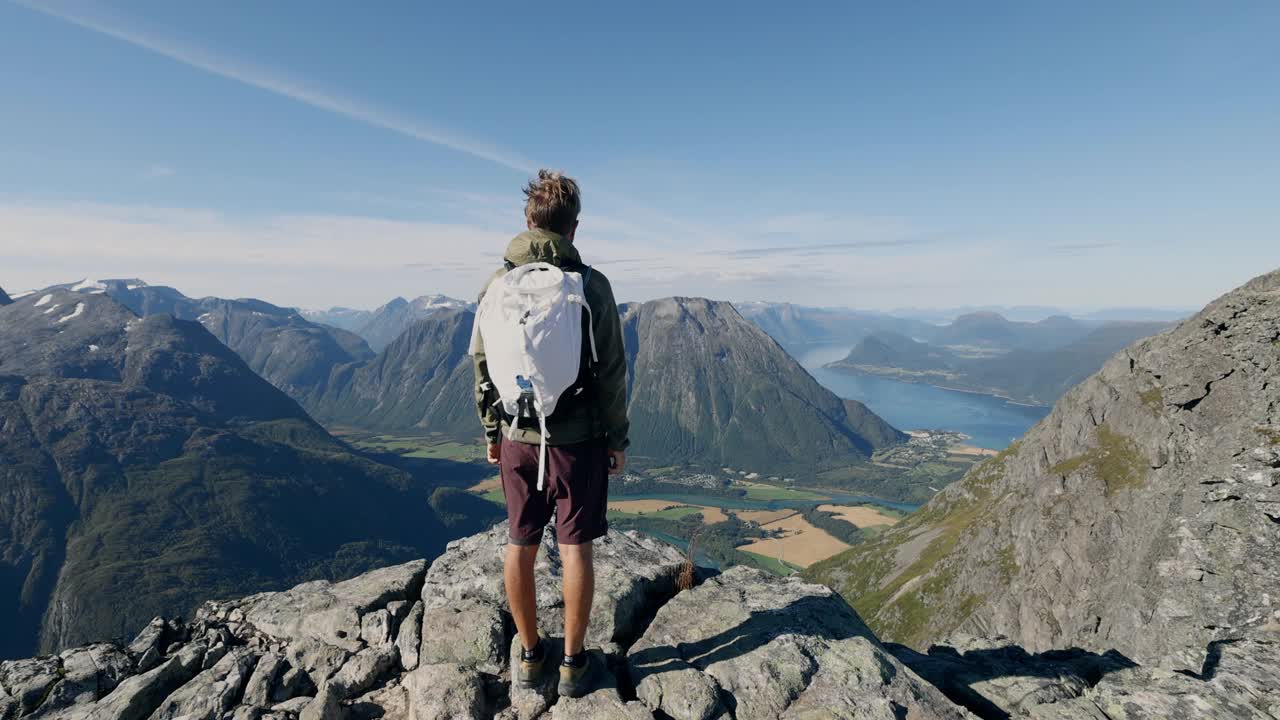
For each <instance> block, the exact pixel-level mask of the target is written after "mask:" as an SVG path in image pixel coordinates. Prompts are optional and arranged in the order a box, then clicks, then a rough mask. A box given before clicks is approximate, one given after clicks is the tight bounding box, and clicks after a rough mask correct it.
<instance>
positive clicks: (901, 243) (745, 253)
mask: <svg viewBox="0 0 1280 720" xmlns="http://www.w3.org/2000/svg"><path fill="white" fill-rule="evenodd" d="M934 242H936V239H934V238H928V237H916V238H899V239H894V240H852V241H849V242H835V243H818V244H813V245H777V246H774V247H755V248H742V249H741V250H728V251H712V252H709V253H707V254H715V255H725V256H729V257H737V258H759V257H770V256H774V255H801V256H810V255H820V254H822V253H823V252H824V251H827V250H869V249H876V248H902V247H912V246H915V245H928V244H932V243H934Z"/></svg>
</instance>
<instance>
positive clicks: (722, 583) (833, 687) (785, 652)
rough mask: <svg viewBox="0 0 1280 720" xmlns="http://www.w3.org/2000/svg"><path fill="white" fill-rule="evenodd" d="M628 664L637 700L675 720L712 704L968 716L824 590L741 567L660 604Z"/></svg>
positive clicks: (743, 712) (770, 710) (764, 713)
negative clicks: (883, 644)
mask: <svg viewBox="0 0 1280 720" xmlns="http://www.w3.org/2000/svg"><path fill="white" fill-rule="evenodd" d="M627 662H628V664H629V666H630V674H631V679H632V680H633V681H634V682H635V683H636V693H637V695H638V697H639V698H640V700H641V701H642V702H644V704H645V705H646V706H648V708H649V709H650V710H653V711H661V712H662V713H664V714H666V715H667V716H669V717H673V718H676V719H677V720H684V719H685V718H696V719H697V720H705V719H706V718H709V717H715V716H716V715H717V714H718V713H719V712H720V710H719V709H718V707H717V704H716V701H717V700H718V701H719V704H720V705H722V706H723V707H724V708H725V709H727V710H729V711H730V712H731V713H733V714H734V717H736V718H738V720H754V719H759V720H765V719H766V718H768V719H776V718H801V717H813V716H815V715H813V714H814V713H822V712H825V713H827V714H828V715H829V716H832V717H867V718H871V717H884V718H893V717H898V716H902V715H903V714H907V715H909V716H911V717H914V718H920V719H921V720H924V719H938V720H942V719H944V718H945V719H947V720H951V719H959V718H964V717H969V714H968V713H966V712H965V711H964V710H962V709H960V708H959V707H957V706H956V705H954V704H953V703H952V702H951V701H949V700H948V699H947V698H946V697H945V696H944V695H943V694H942V693H941V692H940V691H939V690H938V689H937V688H934V687H933V686H931V685H929V684H928V683H926V682H925V681H923V680H922V679H920V677H919V676H917V675H916V674H915V673H913V672H911V670H909V669H907V668H906V667H905V666H904V665H902V663H900V662H899V661H898V660H896V659H895V658H894V657H893V656H892V655H890V654H889V653H888V652H887V651H886V650H885V649H884V648H883V647H882V646H881V645H880V643H879V641H877V640H876V639H875V637H874V636H873V635H872V634H871V632H870V631H869V630H868V629H867V627H866V625H864V624H863V622H862V621H861V620H860V619H859V618H858V616H857V615H856V614H855V613H854V612H853V610H851V609H850V608H849V606H848V605H847V604H845V602H844V601H843V600H841V599H840V598H839V597H838V596H837V595H835V593H833V592H832V591H831V590H830V589H828V588H826V587H823V586H820V585H810V584H806V583H803V582H801V581H799V580H798V579H795V578H788V579H782V578H778V577H775V576H772V575H769V574H766V573H764V572H762V571H758V570H753V569H750V568H744V567H738V568H733V569H731V570H729V571H727V572H726V573H724V574H723V575H720V576H718V577H715V578H711V579H710V580H707V581H706V582H704V583H703V584H702V585H700V586H698V587H696V588H694V589H692V590H689V591H687V592H684V593H681V594H680V595H678V596H676V597H675V599H673V600H672V601H671V602H669V603H667V604H666V605H664V606H663V607H662V608H661V609H660V610H658V612H657V615H656V616H655V617H654V619H653V622H652V623H650V625H649V627H648V629H647V630H646V631H645V633H644V635H643V636H642V637H641V638H640V639H639V640H638V641H637V642H636V643H635V645H634V646H632V648H631V650H630V651H629V652H628V654H627ZM693 673H700V674H702V675H704V676H706V677H705V679H704V680H698V679H695V678H694V677H693ZM712 688H717V689H718V692H717V693H716V696H714V697H713V696H712V694H711V692H710V690H711V689H712ZM859 713H861V714H859Z"/></svg>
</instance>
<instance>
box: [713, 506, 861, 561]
mask: <svg viewBox="0 0 1280 720" xmlns="http://www.w3.org/2000/svg"><path fill="white" fill-rule="evenodd" d="M763 528H764V529H765V530H770V531H781V533H782V536H781V537H776V538H767V539H764V540H757V541H755V542H753V543H750V544H748V545H743V546H740V547H739V548H738V549H739V550H741V551H743V552H748V553H753V554H755V555H765V556H768V557H772V558H776V559H778V560H780V561H782V562H785V563H788V564H792V565H799V566H801V567H809V566H810V565H812V564H814V563H816V562H818V561H819V560H826V559H827V558H829V557H831V556H832V555H837V554H839V553H841V552H844V551H845V550H848V549H849V547H850V546H849V545H847V544H846V543H843V542H841V541H840V540H838V539H836V538H835V537H833V536H832V535H831V534H830V533H828V532H827V531H826V530H822V529H820V528H816V527H814V526H813V525H811V524H809V521H808V520H805V519H804V518H803V517H801V516H800V515H798V514H797V515H792V516H790V517H786V518H783V519H781V520H775V521H774V522H771V523H769V524H768V525H764V526H763Z"/></svg>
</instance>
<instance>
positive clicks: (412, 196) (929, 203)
mask: <svg viewBox="0 0 1280 720" xmlns="http://www.w3.org/2000/svg"><path fill="white" fill-rule="evenodd" d="M479 5H481V4H480V3H455V4H448V5H444V4H435V3H432V4H427V3H407V2H406V3H392V2H383V3H376V4H365V3H361V4H357V3H338V2H305V3H304V2H272V3H261V2H230V1H225V0H220V1H218V2H210V1H200V2H197V1H195V0H191V1H187V2H180V3H174V2H156V1H138V2H128V3H125V2H116V3H106V2H83V1H75V2H72V1H63V0H57V1H53V2H39V3H37V2H34V0H33V1H32V2H12V1H10V0H0V107H3V110H0V285H3V286H4V287H6V288H9V289H11V290H21V289H24V288H28V287H35V286H42V285H47V284H50V283H54V282H62V281H67V280H73V279H78V278H80V277H84V276H93V277H113V276H131V277H132V276H140V277H142V278H144V279H146V280H148V281H149V282H152V283H165V284H172V285H175V286H177V287H179V288H181V289H183V290H184V291H186V292H188V293H189V294H195V295H202V294H218V295H224V296H244V295H253V296H258V297H263V298H265V299H268V300H271V301H273V302H277V303H280V304H288V305H303V306H328V305H351V306H360V307H367V306H373V305H377V304H380V303H382V302H384V301H385V300H387V299H389V298H390V297H392V296H394V295H405V296H412V295H418V294H424V293H430V292H444V293H448V294H453V295H457V296H471V295H474V293H475V291H476V289H477V287H478V286H479V284H480V283H481V282H482V281H483V278H484V276H485V275H486V274H487V271H488V270H489V269H490V268H491V267H492V266H493V264H494V263H495V262H496V260H497V259H498V257H499V256H500V253H501V251H502V248H503V247H504V245H505V241H506V240H507V239H508V238H509V237H510V236H511V235H513V234H515V233H516V232H518V231H519V230H520V229H521V226H522V216H521V208H520V196H519V187H520V185H521V184H522V182H523V181H524V180H525V179H526V178H527V176H528V174H529V172H530V170H531V169H532V168H536V167H539V166H544V165H545V166H552V167H557V168H561V169H563V170H565V171H567V172H568V173H569V174H571V175H574V176H576V177H578V178H579V179H580V180H581V181H582V183H583V186H584V194H585V205H586V208H585V211H584V217H583V221H582V222H583V224H582V228H581V236H580V239H579V245H580V247H581V249H582V251H583V253H584V254H585V255H586V256H587V259H588V261H591V262H594V263H596V264H597V265H598V266H599V267H600V268H601V270H602V271H604V272H606V273H608V274H609V275H610V277H611V278H613V279H614V284H615V287H616V290H617V294H618V296H619V297H620V298H623V299H648V298H652V297H659V296H664V295H671V294H683V295H705V296H710V297H715V298H721V299H730V300H756V299H758V300H775V301H793V302H799V303H804V304H811V305H843V306H854V307H862V308H892V307H900V306H935V307H939V306H940V307H946V306H958V305H970V304H1007V305H1014V304H1039V305H1056V306H1063V307H1069V308H1082V309H1083V308H1096V307H1101V306H1109V305H1110V306H1115V305H1141V306H1162V307H1194V306H1199V305H1201V304H1203V303H1205V302H1207V301H1208V300H1210V299H1211V298H1212V297H1214V296H1215V295H1217V294H1219V293H1221V292H1224V291H1226V290H1228V289H1230V288H1231V287H1233V286H1235V285H1237V284H1239V283H1241V282H1243V281H1245V280H1247V279H1248V278H1250V277H1252V276H1254V275H1257V274H1260V273H1262V272H1265V271H1268V270H1271V269H1274V268H1275V267H1276V266H1278V265H1280V251H1277V248H1280V240H1278V238H1277V231H1278V230H1280V209H1278V206H1280V203H1278V202H1277V198H1276V195H1277V191H1276V188H1277V187H1280V90H1277V84H1276V80H1277V77H1280V43H1277V42H1275V38H1276V37H1278V36H1280V4H1276V3H1272V2H1256V3H1248V2H1239V3H1225V4H1224V3H1212V2H1202V3H1190V2H1170V3H1069V4H1068V3H1040V2H1033V3H1027V2H1009V3H982V4H978V3H963V4H962V3H949V2H937V3H896V4H893V7H877V6H873V5H872V4H870V3H865V4H864V3H831V4H819V3H791V4H782V3H768V4H766V3H752V2H736V3H712V2H708V3H634V4H630V5H629V6H628V7H625V8H624V7H622V6H619V5H618V4H615V3H556V4H542V5H540V4H538V3H530V2H527V1H526V2H522V3H519V4H509V5H497V4H488V3H486V4H484V5H485V6H486V7H485V8H483V9H482V8H480V7H477V6H479ZM885 5H888V4H885ZM791 6H799V7H791Z"/></svg>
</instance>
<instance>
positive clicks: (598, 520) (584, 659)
mask: <svg viewBox="0 0 1280 720" xmlns="http://www.w3.org/2000/svg"><path fill="white" fill-rule="evenodd" d="M524 195H525V220H526V222H527V225H528V230H527V231H526V232H523V233H521V234H519V235H517V236H516V237H515V239H513V240H512V241H511V243H510V244H509V245H508V246H507V251H506V254H505V256H504V260H505V267H504V268H503V269H501V270H499V271H498V272H497V274H495V276H494V277H495V278H496V277H500V276H502V275H504V274H505V273H506V272H508V271H509V270H511V269H513V268H515V267H518V266H521V265H526V264H529V263H534V262H545V263H550V264H552V265H555V266H557V267H559V268H561V269H562V270H565V271H569V272H577V273H580V274H581V275H582V277H583V278H584V279H585V280H586V286H585V292H584V294H585V296H586V302H587V305H588V307H589V308H590V312H589V313H583V324H584V325H586V324H588V323H590V327H589V328H588V327H584V328H583V332H582V336H583V340H584V343H583V348H582V356H581V363H580V366H579V367H580V368H581V369H580V373H579V376H578V377H579V380H578V382H577V383H575V385H577V386H580V387H581V392H575V393H573V394H570V395H569V396H567V397H562V398H561V400H560V402H559V404H558V405H556V407H555V411H554V412H553V413H552V414H551V415H550V416H548V417H547V418H546V423H547V425H546V443H547V449H546V458H545V472H546V478H545V481H544V485H543V487H542V488H541V489H539V487H538V482H537V478H538V472H539V455H540V450H539V443H540V442H541V440H542V437H541V436H540V434H539V432H538V428H537V425H536V423H534V424H531V423H527V422H526V423H520V422H516V427H515V429H514V431H512V429H511V423H512V422H513V420H514V419H513V418H510V417H506V416H505V414H504V412H503V411H502V408H501V407H500V404H496V403H495V401H496V399H497V398H496V397H495V393H494V389H493V383H492V380H491V378H490V377H489V370H488V364H487V363H486V360H485V354H484V348H483V343H482V341H478V342H477V344H476V347H475V348H474V360H475V378H476V383H475V391H476V404H477V407H478V409H479V412H480V421H481V423H482V424H483V425H484V431H485V437H486V440H487V441H488V445H489V462H490V463H492V464H494V465H498V466H499V469H500V472H501V475H502V489H503V492H504V494H505V495H506V500H507V518H508V520H509V521H510V526H511V529H510V538H509V542H508V544H507V551H506V567H505V570H504V579H505V581H506V587H507V600H508V602H509V603H510V605H511V614H512V616H513V617H514V619H515V623H516V629H517V630H518V631H519V633H520V643H521V645H522V646H523V652H522V655H521V658H520V662H519V664H518V667H517V669H516V677H515V678H513V679H514V680H515V681H516V682H518V683H519V684H520V685H522V686H525V687H533V686H536V685H539V684H541V683H542V681H543V680H544V676H545V673H544V660H545V657H546V650H545V648H544V644H543V642H542V641H541V640H540V638H539V635H538V615H537V602H536V599H535V597H534V579H533V567H534V561H535V560H536V559H537V555H538V547H539V545H540V544H541V542H542V533H543V529H544V528H545V527H546V525H547V523H548V522H549V521H550V519H551V516H552V514H553V513H554V515H555V518H556V540H557V541H558V543H559V546H560V557H561V561H562V562H563V566H564V574H563V577H564V610H565V612H564V615H565V618H564V661H563V663H562V664H561V667H560V684H559V692H560V694H561V695H565V696H568V697H580V696H582V695H584V694H586V693H587V692H590V691H591V689H592V687H593V685H594V683H595V682H596V681H597V679H598V676H599V674H600V673H601V672H602V671H603V668H600V667H597V666H596V665H597V664H598V663H596V662H595V661H593V660H592V659H591V657H592V656H591V655H589V654H588V653H587V652H586V651H585V650H584V648H583V643H584V641H585V638H586V634H587V623H588V622H589V620H590V615H591V601H592V595H593V593H594V592H595V571H594V568H593V566H592V554H591V549H592V546H591V543H592V541H593V540H595V539H596V538H598V537H601V536H603V535H604V534H605V531H606V530H607V528H608V525H607V522H606V520H605V513H606V503H607V501H608V484H609V478H608V476H609V475H613V474H618V473H621V472H622V470H623V468H624V467H625V465H626V449H627V431H628V428H629V423H628V421H627V361H626V354H625V352H624V350H623V341H622V323H621V321H620V320H619V317H618V307H617V304H616V303H615V302H614V299H613V290H612V288H611V287H610V285H609V281H608V280H607V279H606V278H605V276H604V275H603V274H602V273H600V272H599V271H596V270H594V269H589V268H588V267H587V266H586V265H584V264H583V262H582V258H581V257H580V256H579V255H578V249H577V248H576V247H575V246H574V239H575V237H576V236H577V230H578V214H579V212H580V211H581V209H582V201H581V196H580V194H579V191H578V184H577V183H576V182H575V181H574V180H572V179H571V178H567V177H565V176H563V175H561V174H560V173H557V172H551V171H548V170H541V171H539V172H538V178H537V179H536V180H533V181H531V182H530V183H529V184H528V186H527V187H525V189H524ZM487 287H488V286H486V288H487ZM483 299H484V293H483V292H482V293H481V300H483ZM592 335H594V342H595V350H596V352H595V358H594V359H593V357H592V353H591V348H590V347H589V345H588V344H587V343H588V342H590V341H589V340H588V338H590V337H591V336H592Z"/></svg>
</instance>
